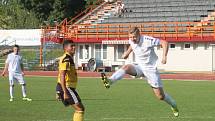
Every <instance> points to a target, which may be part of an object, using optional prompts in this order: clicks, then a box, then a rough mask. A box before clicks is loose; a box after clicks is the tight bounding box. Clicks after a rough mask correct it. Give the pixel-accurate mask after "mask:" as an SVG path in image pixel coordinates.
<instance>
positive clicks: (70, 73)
mask: <svg viewBox="0 0 215 121" xmlns="http://www.w3.org/2000/svg"><path fill="white" fill-rule="evenodd" d="M61 71H66V76H65V81H66V86H67V87H71V88H76V86H77V82H78V79H77V72H76V69H75V63H74V60H73V57H72V56H71V55H70V54H69V53H64V55H63V56H62V57H60V61H59V73H58V83H60V80H61V75H60V72H61Z"/></svg>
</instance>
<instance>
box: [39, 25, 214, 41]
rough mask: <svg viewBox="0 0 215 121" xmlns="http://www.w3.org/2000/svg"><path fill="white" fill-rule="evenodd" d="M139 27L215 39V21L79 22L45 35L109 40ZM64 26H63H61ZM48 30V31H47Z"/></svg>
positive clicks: (170, 36) (174, 36) (163, 34)
mask: <svg viewBox="0 0 215 121" xmlns="http://www.w3.org/2000/svg"><path fill="white" fill-rule="evenodd" d="M134 26H137V27H139V29H140V31H141V34H145V35H150V36H153V37H158V38H161V39H164V40H174V41H182V40H184V39H186V40H187V41H189V40H190V41H192V40H196V39H198V40H202V41H207V40H211V41H212V40H215V21H208V22H145V23H123V24H90V25H85V24H79V25H72V27H71V25H66V26H64V28H65V29H66V30H65V29H58V28H57V27H55V28H52V27H49V28H47V29H44V30H43V31H44V33H43V34H44V35H45V34H48V33H49V32H52V31H56V34H55V36H49V37H45V36H43V37H45V38H46V39H47V38H56V39H57V38H61V37H62V36H60V35H64V36H63V38H64V39H73V40H77V41H78V40H80V39H84V40H90V39H94V40H109V39H117V40H122V39H127V38H128V30H129V29H130V28H131V27H134ZM61 28H62V27H61ZM47 32H48V33H47Z"/></svg>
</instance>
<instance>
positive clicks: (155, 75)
mask: <svg viewBox="0 0 215 121" xmlns="http://www.w3.org/2000/svg"><path fill="white" fill-rule="evenodd" d="M133 66H134V68H135V70H136V73H137V75H136V77H137V78H139V77H144V78H146V79H147V82H148V83H149V84H150V86H151V87H154V88H158V87H163V84H162V82H161V79H160V73H159V72H158V70H157V69H148V70H147V69H142V67H141V66H140V65H135V64H133Z"/></svg>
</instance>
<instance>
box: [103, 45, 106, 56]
mask: <svg viewBox="0 0 215 121" xmlns="http://www.w3.org/2000/svg"><path fill="white" fill-rule="evenodd" d="M103 59H107V45H103Z"/></svg>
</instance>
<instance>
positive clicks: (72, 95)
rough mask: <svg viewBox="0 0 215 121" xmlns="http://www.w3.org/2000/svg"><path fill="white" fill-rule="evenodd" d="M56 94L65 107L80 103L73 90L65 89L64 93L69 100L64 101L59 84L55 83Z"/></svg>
mask: <svg viewBox="0 0 215 121" xmlns="http://www.w3.org/2000/svg"><path fill="white" fill-rule="evenodd" d="M56 92H57V94H58V96H59V98H60V100H61V101H62V103H63V104H64V105H65V106H69V105H73V104H77V103H80V102H81V99H80V97H79V95H78V93H77V92H76V90H75V89H74V88H69V87H67V90H66V93H67V94H68V96H69V99H66V100H64V92H63V89H62V87H61V84H60V83H57V86H56Z"/></svg>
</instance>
